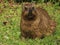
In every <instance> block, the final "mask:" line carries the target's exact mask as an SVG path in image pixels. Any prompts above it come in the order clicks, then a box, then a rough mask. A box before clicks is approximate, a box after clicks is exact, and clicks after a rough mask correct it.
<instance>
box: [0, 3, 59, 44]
mask: <svg viewBox="0 0 60 45" xmlns="http://www.w3.org/2000/svg"><path fill="white" fill-rule="evenodd" d="M39 5H40V4H39ZM41 6H42V7H43V8H44V9H46V10H47V12H48V13H49V15H50V16H51V17H52V19H55V21H56V22H57V26H56V29H55V30H56V32H55V33H54V35H50V36H47V37H45V38H44V39H35V40H32V39H29V40H23V41H22V40H21V39H20V37H19V36H20V33H21V32H20V19H21V17H20V16H21V12H22V10H21V5H14V6H12V7H11V6H10V5H9V3H3V4H2V3H0V45H60V7H59V6H57V5H53V6H52V5H51V4H48V5H46V4H41ZM4 22H6V24H4Z"/></svg>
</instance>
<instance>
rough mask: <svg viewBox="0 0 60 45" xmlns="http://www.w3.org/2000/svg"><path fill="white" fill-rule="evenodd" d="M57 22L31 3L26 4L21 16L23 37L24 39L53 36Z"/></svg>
mask: <svg viewBox="0 0 60 45" xmlns="http://www.w3.org/2000/svg"><path fill="white" fill-rule="evenodd" d="M54 28H55V22H54V21H53V20H51V18H50V16H49V15H48V13H47V12H46V11H45V10H44V9H42V8H40V7H35V6H34V5H33V4H31V3H25V4H24V6H23V10H22V15H21V36H22V37H24V38H33V39H34V38H42V37H44V36H47V35H50V34H52V33H53V32H54V31H55V30H54Z"/></svg>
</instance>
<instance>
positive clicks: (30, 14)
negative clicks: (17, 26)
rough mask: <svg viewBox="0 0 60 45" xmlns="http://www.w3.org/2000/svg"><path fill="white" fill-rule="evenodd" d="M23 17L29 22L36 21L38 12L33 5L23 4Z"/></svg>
mask: <svg viewBox="0 0 60 45" xmlns="http://www.w3.org/2000/svg"><path fill="white" fill-rule="evenodd" d="M22 16H23V18H24V19H25V20H28V21H32V20H35V19H36V11H35V7H34V5H33V4H32V3H25V4H23V10H22Z"/></svg>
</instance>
